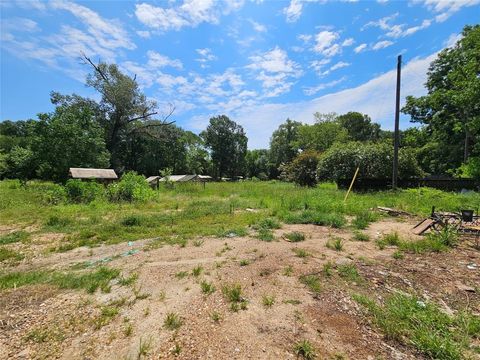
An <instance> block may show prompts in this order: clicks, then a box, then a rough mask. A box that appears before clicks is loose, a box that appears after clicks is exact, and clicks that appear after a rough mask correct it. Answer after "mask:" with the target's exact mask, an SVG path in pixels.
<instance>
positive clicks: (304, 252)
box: [292, 248, 312, 258]
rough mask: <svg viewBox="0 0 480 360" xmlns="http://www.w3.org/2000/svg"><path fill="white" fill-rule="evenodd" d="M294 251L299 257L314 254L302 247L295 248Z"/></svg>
mask: <svg viewBox="0 0 480 360" xmlns="http://www.w3.org/2000/svg"><path fill="white" fill-rule="evenodd" d="M292 251H293V252H294V253H295V255H296V256H297V257H299V258H306V257H309V256H312V254H310V252H308V251H307V250H305V249H301V248H293V249H292Z"/></svg>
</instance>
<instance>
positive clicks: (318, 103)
mask: <svg viewBox="0 0 480 360" xmlns="http://www.w3.org/2000/svg"><path fill="white" fill-rule="evenodd" d="M435 57H436V53H435V54H432V55H430V56H428V57H426V58H417V59H414V60H412V61H410V62H409V63H407V64H406V65H405V66H404V68H403V70H402V104H403V103H404V99H405V96H406V95H413V96H420V95H423V94H424V93H425V92H426V90H425V88H424V86H423V84H424V82H425V80H426V73H427V71H428V67H429V65H430V63H431V62H432V61H433V60H434V59H435ZM395 84H396V71H395V70H392V71H389V72H387V73H385V74H382V75H380V76H378V77H375V78H373V79H371V80H370V81H367V82H366V83H364V84H362V85H359V86H357V87H354V88H349V89H345V90H342V91H337V92H334V93H331V94H327V95H323V96H320V97H318V98H314V99H312V100H308V101H301V102H291V103H283V104H282V103H268V104H258V105H254V106H249V107H240V108H239V109H238V110H237V111H234V112H232V113H229V114H228V115H230V116H231V117H232V118H234V119H235V121H237V122H238V123H240V124H241V125H242V126H243V127H244V128H245V130H246V131H247V135H248V136H249V139H250V140H249V148H253V149H258V148H265V147H267V146H268V139H269V138H270V136H271V134H272V132H273V131H274V130H275V129H276V128H277V127H278V126H279V125H280V124H281V123H283V122H284V121H285V119H287V118H288V117H289V118H291V119H294V120H297V121H302V122H305V123H313V113H314V112H316V111H320V112H323V113H327V112H336V113H339V114H342V113H346V112H348V111H360V112H362V113H365V114H369V115H370V116H371V118H372V120H373V121H376V122H379V123H380V124H381V125H382V127H383V128H385V129H392V126H393V118H394V108H395ZM207 119H208V118H207ZM257 119H262V121H261V122H259V121H258V120H257ZM401 121H402V122H401V123H402V124H405V123H406V121H407V120H405V119H402V120H401ZM402 126H403V125H402Z"/></svg>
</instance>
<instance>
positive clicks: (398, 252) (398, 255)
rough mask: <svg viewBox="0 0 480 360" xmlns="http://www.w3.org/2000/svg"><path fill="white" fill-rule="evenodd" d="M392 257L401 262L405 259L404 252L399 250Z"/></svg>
mask: <svg viewBox="0 0 480 360" xmlns="http://www.w3.org/2000/svg"><path fill="white" fill-rule="evenodd" d="M392 257H393V258H394V259H397V260H400V259H403V257H404V255H403V252H401V251H399V250H397V251H395V252H394V253H393V254H392Z"/></svg>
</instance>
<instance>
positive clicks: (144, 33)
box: [137, 30, 152, 39]
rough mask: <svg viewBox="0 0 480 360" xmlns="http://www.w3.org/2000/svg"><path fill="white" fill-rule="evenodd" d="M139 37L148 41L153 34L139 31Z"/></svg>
mask: <svg viewBox="0 0 480 360" xmlns="http://www.w3.org/2000/svg"><path fill="white" fill-rule="evenodd" d="M137 35H138V36H140V37H142V38H144V39H148V38H149V37H150V36H151V35H152V34H151V33H150V31H147V30H139V31H137Z"/></svg>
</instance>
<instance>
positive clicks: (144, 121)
mask: <svg viewBox="0 0 480 360" xmlns="http://www.w3.org/2000/svg"><path fill="white" fill-rule="evenodd" d="M83 59H84V61H85V63H86V64H89V65H90V66H91V67H92V68H93V73H91V74H89V75H88V77H87V85H88V86H91V87H93V88H94V89H95V90H97V91H98V92H99V93H100V94H101V96H102V98H101V101H100V107H101V109H102V111H103V112H104V114H105V116H104V117H103V119H102V125H103V127H104V129H105V136H106V144H107V148H108V150H109V151H110V153H111V156H112V158H111V163H112V165H113V166H114V167H115V168H116V169H119V170H123V169H124V167H125V161H126V159H125V153H126V151H127V149H126V147H127V144H128V142H129V141H130V140H131V137H132V136H134V133H137V132H148V131H149V130H150V129H151V128H153V127H159V126H163V125H165V124H171V123H172V122H168V121H167V120H168V118H169V117H170V116H171V115H172V114H173V111H174V108H173V107H171V108H170V109H169V111H168V112H167V114H165V115H163V116H162V118H161V119H160V120H159V121H154V122H152V121H151V120H155V119H154V117H155V116H159V114H158V111H157V104H156V102H155V101H153V100H148V99H147V97H146V96H145V94H143V93H142V91H141V90H140V88H139V86H138V83H137V82H136V77H133V78H131V77H129V76H127V75H125V74H123V73H122V72H121V71H120V70H119V69H118V67H117V65H115V64H106V63H102V62H100V63H98V64H95V63H94V62H93V61H92V60H91V59H90V58H88V57H87V56H85V55H84V56H83ZM157 120H158V119H157Z"/></svg>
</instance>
